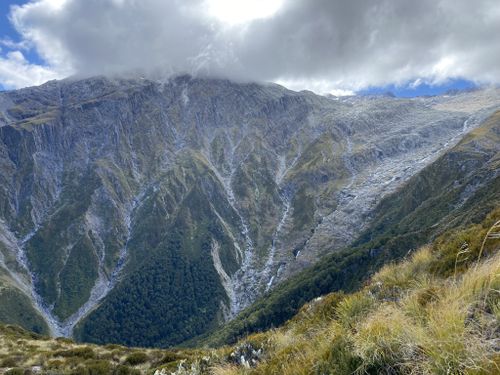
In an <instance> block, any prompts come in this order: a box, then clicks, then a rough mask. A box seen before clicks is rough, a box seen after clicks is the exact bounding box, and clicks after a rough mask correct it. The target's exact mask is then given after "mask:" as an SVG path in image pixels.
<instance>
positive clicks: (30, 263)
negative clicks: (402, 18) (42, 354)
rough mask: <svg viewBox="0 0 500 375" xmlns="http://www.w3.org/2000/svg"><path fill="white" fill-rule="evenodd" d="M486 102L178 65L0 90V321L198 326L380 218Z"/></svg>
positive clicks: (479, 118)
mask: <svg viewBox="0 0 500 375" xmlns="http://www.w3.org/2000/svg"><path fill="white" fill-rule="evenodd" d="M499 106H500V92H499V91H498V90H493V89H491V90H481V91H476V92H470V93H463V94H458V95H453V96H448V97H446V96H443V97H434V98H416V99H395V98H388V97H353V98H326V97H321V96H317V95H314V94H312V93H309V92H300V93H296V92H292V91H289V90H286V89H285V88H283V87H280V86H276V85H267V86H262V85H256V84H236V83H232V82H229V81H224V80H211V79H194V78H191V77H188V76H182V77H177V78H174V79H171V80H167V81H163V82H159V81H149V80H145V79H107V78H103V77H98V78H92V79H86V80H64V81H54V82H49V83H47V84H45V85H42V86H40V87H34V88H28V89H23V90H18V91H12V92H6V93H1V94H0V168H1V170H2V173H1V176H0V252H1V257H0V264H1V267H0V271H1V274H0V282H1V294H0V301H1V303H2V309H3V312H2V311H1V310H0V320H3V321H7V322H12V323H19V324H22V325H24V326H25V327H27V328H30V329H34V330H37V331H39V332H50V333H51V334H53V335H63V336H70V335H72V334H73V333H76V336H77V337H79V338H81V339H84V340H90V341H96V342H109V341H112V342H120V343H125V344H131V345H171V344H175V343H179V342H181V341H184V340H186V339H188V338H190V337H193V336H195V335H197V334H200V333H203V332H205V331H207V330H208V329H211V328H215V327H216V326H217V325H218V324H220V322H222V321H224V320H227V319H230V318H231V317H234V316H235V315H236V314H237V313H238V312H239V311H241V310H242V309H243V308H245V307H247V306H249V305H250V303H252V302H253V301H255V300H256V299H257V298H258V297H259V296H261V295H262V294H263V293H265V292H266V291H269V290H270V289H272V288H274V287H275V286H276V285H278V284H279V283H280V282H282V281H283V280H285V279H287V278H289V277H290V276H291V275H293V274H295V273H297V272H299V271H300V270H302V269H304V268H305V267H307V266H309V265H311V264H314V263H315V262H316V261H317V260H318V259H319V258H320V257H321V256H323V255H325V254H329V253H332V252H333V253H335V252H336V251H338V250H340V249H342V248H344V247H345V246H346V245H349V244H351V243H352V242H353V241H354V240H355V239H356V238H358V236H360V235H363V233H364V231H366V230H367V228H368V225H369V224H370V223H371V222H372V221H373V222H374V223H381V222H383V220H385V219H384V218H383V217H382V216H383V215H384V214H383V211H380V210H379V209H378V207H381V206H380V204H383V203H381V202H383V197H384V196H388V194H390V193H392V192H395V191H396V189H398V188H399V187H401V186H403V184H404V183H405V182H407V181H409V179H411V178H412V176H415V175H416V174H417V173H418V172H419V171H421V170H422V169H423V168H425V167H426V166H427V165H429V164H431V163H432V162H434V161H435V160H436V159H438V158H439V157H440V155H441V154H442V153H443V152H445V151H446V150H448V149H450V148H452V147H453V146H454V145H455V144H456V143H457V142H458V141H459V140H460V139H461V138H462V136H463V135H464V134H466V133H467V132H468V131H470V130H472V129H475V128H476V127H477V126H478V125H479V124H480V123H482V122H483V120H484V119H486V118H487V117H488V116H490V115H491V114H492V113H493V111H494V110H495V108H498V107H499ZM481 152H482V151H481V150H480V151H478V155H479V156H478V160H482V159H481V156H480V154H481ZM415 186H417V185H415ZM464 186H470V184H469V183H467V184H465V185H464ZM481 186H482V183H477V184H476V185H474V186H472V187H470V188H469V187H468V188H467V189H472V190H468V191H466V192H464V193H463V194H462V195H461V196H460V199H461V201H460V202H462V203H464V202H466V201H467V198H468V197H469V196H472V195H475V194H473V193H474V192H475V190H474V189H480V188H481ZM457 204H458V203H457ZM459 206H460V204H459ZM401 208H404V207H401ZM384 212H388V211H384ZM16 311H22V314H16ZM75 327H77V328H76V331H74V330H75Z"/></svg>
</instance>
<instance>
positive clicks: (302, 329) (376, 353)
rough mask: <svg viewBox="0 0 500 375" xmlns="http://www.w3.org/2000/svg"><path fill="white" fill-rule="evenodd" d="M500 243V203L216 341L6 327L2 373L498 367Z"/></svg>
mask: <svg viewBox="0 0 500 375" xmlns="http://www.w3.org/2000/svg"><path fill="white" fill-rule="evenodd" d="M464 244H466V245H465V246H464ZM499 250H500V210H499V209H498V208H497V209H496V210H493V211H492V212H491V213H489V214H488V215H487V216H486V218H485V219H484V220H483V221H482V222H481V223H479V224H475V225H470V226H466V227H465V228H463V229H457V228H451V229H449V230H447V231H446V232H445V233H444V234H443V235H441V236H439V237H438V238H437V239H436V240H435V241H434V242H433V243H431V244H428V245H426V246H424V247H422V248H420V249H418V250H416V251H413V252H412V253H411V254H408V256H407V257H406V259H405V260H404V261H402V262H399V263H393V264H390V265H386V266H385V267H384V268H383V269H381V270H380V271H379V272H377V273H376V274H375V275H373V276H372V278H371V280H370V281H369V282H367V283H366V284H365V286H364V287H363V288H361V289H360V290H358V291H356V292H355V293H351V294H343V293H331V294H327V295H323V296H321V297H318V298H316V299H314V300H312V301H310V302H309V303H306V304H305V305H304V306H302V308H301V309H300V311H299V312H298V314H296V315H295V316H294V317H293V318H292V319H291V320H289V321H288V322H287V323H286V324H285V325H283V326H281V327H279V328H277V329H273V330H269V331H266V332H261V333H258V334H254V335H251V336H249V337H245V338H244V339H242V340H241V341H239V342H238V343H236V344H235V345H233V346H225V347H221V348H219V349H197V350H186V349H169V350H161V349H140V348H127V347H123V346H120V345H106V346H97V345H88V344H77V343H75V342H73V341H72V340H69V339H60V338H59V339H51V338H49V337H42V336H39V335H36V334H33V333H28V332H26V331H23V330H22V329H20V328H18V327H15V326H2V325H0V345H1V347H2V356H1V359H0V371H6V372H5V373H6V374H11V375H12V374H23V373H25V371H27V372H29V373H44V374H45V373H46V374H95V375H101V374H102V375H107V374H156V375H167V374H168V375H203V374H216V375H236V374H249V373H250V374H332V373H333V374H339V375H342V374H345V375H348V374H353V373H355V374H357V373H359V374H362V373H369V374H372V373H373V374H380V373H397V374H414V373H419V374H421V373H423V374H425V373H432V374H447V373H463V374H477V373H480V374H494V373H497V372H498V371H497V370H498V367H499V365H500V362H499V358H498V321H499V319H500V309H499V301H500V299H499V297H498V289H499V287H500V282H499V278H498V277H497V276H498V274H499V272H500V252H499ZM450 259H452V260H453V261H452V262H450Z"/></svg>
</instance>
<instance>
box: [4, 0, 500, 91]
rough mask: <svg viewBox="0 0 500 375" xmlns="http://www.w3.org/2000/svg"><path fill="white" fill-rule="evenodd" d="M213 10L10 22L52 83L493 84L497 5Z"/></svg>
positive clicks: (83, 2) (181, 7)
mask: <svg viewBox="0 0 500 375" xmlns="http://www.w3.org/2000/svg"><path fill="white" fill-rule="evenodd" d="M210 1H211V0H32V1H31V2H30V3H28V4H26V5H24V6H21V7H14V8H13V10H12V13H11V20H12V22H13V24H14V26H15V27H16V29H17V30H18V31H19V32H20V34H21V35H22V40H23V42H24V43H25V44H27V45H30V46H33V48H36V50H37V52H38V54H39V55H40V56H41V57H42V58H43V59H44V60H45V61H46V63H47V66H46V67H40V66H37V67H31V65H30V64H27V63H26V62H25V61H24V62H20V66H21V67H24V69H33V70H36V69H35V68H37V69H38V70H40V69H42V70H43V69H45V73H50V74H55V75H56V76H58V77H60V76H64V75H67V74H80V75H94V74H112V73H124V72H128V71H140V72H143V73H147V72H151V71H156V72H158V71H161V72H162V73H163V74H169V73H181V72H187V73H192V74H193V73H194V74H204V75H212V76H222V77H228V78H231V79H238V80H254V81H275V82H284V83H286V84H288V85H289V86H291V87H292V88H294V89H302V88H307V89H312V90H315V91H318V92H351V91H356V90H360V89H363V88H367V87H370V86H380V85H385V84H403V83H406V82H414V83H415V82H426V83H431V84H433V83H442V82H445V81H446V80H448V79H452V78H465V79H469V80H472V81H476V82H484V83H498V82H499V81H500V64H498V61H500V43H498V35H500V2H498V1H496V0H476V1H473V2H472V1H469V0H419V1H414V0H399V1H393V0H350V1H344V0H314V1H311V0H284V1H283V2H282V5H281V7H280V8H279V9H278V10H277V11H276V12H275V13H273V14H272V15H269V16H268V17H264V18H257V19H254V20H253V21H250V22H246V23H236V24H235V23H224V22H221V21H220V19H219V18H216V17H214V14H213V9H214V8H213V6H212V7H211V6H210V5H211V3H210ZM233 1H236V0H233ZM242 1H244V2H246V3H248V2H251V0H242ZM212 5H213V4H212ZM8 63H14V60H12V59H11V58H6V59H5V58H4V59H2V60H0V66H2V65H4V64H8ZM0 69H1V68H0ZM50 74H49V75H50ZM0 81H1V82H5V78H3V77H2V76H0ZM37 82H38V81H33V83H37ZM17 84H18V83H17ZM27 84H29V83H27Z"/></svg>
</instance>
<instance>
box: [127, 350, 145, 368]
mask: <svg viewBox="0 0 500 375" xmlns="http://www.w3.org/2000/svg"><path fill="white" fill-rule="evenodd" d="M148 359H149V358H148V356H147V354H146V353H144V352H135V353H132V354H130V355H129V356H128V357H127V358H126V359H125V363H126V364H128V365H131V366H136V365H140V364H141V363H144V362H147V360H148Z"/></svg>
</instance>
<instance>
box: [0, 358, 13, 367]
mask: <svg viewBox="0 0 500 375" xmlns="http://www.w3.org/2000/svg"><path fill="white" fill-rule="evenodd" d="M16 365H17V360H16V358H14V357H7V358H4V359H3V360H2V362H0V367H15V366H16Z"/></svg>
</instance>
